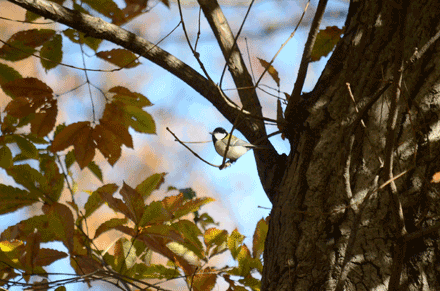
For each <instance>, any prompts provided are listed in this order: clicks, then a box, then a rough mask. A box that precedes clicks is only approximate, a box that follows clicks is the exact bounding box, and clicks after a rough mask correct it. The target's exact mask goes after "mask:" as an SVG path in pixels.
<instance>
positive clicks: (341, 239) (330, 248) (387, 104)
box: [262, 0, 440, 291]
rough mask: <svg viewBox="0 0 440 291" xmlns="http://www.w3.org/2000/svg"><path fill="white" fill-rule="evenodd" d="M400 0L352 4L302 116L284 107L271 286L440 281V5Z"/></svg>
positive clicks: (414, 286)
mask: <svg viewBox="0 0 440 291" xmlns="http://www.w3.org/2000/svg"><path fill="white" fill-rule="evenodd" d="M399 2H401V1H379V0H376V1H351V3H350V8H349V14H348V18H347V21H346V25H345V35H344V37H343V39H342V40H341V41H340V43H339V44H338V46H337V48H336V50H335V51H334V53H333V55H332V57H331V59H330V60H329V62H328V64H327V66H326V69H325V70H324V72H323V73H322V76H321V78H320V79H319V81H318V83H317V85H316V87H315V89H314V90H313V91H312V92H310V93H308V94H305V95H304V96H303V97H304V100H306V101H305V102H303V103H304V104H305V103H307V105H304V106H303V107H302V108H300V109H301V110H307V111H308V117H307V119H306V120H305V123H304V120H302V119H301V118H298V117H297V116H286V119H287V120H291V121H293V123H291V124H290V125H289V126H290V128H294V127H296V128H301V130H299V131H296V132H294V133H293V134H292V138H291V140H290V141H291V144H292V152H291V153H290V155H289V157H288V162H287V165H288V166H287V169H286V171H285V172H284V176H283V180H282V183H281V185H280V187H279V190H278V192H277V193H275V195H273V197H272V202H273V209H272V212H271V215H270V217H271V218H270V227H269V233H268V237H267V240H266V246H265V252H264V264H265V265H264V274H263V286H262V290H277V291H280V290H385V289H389V290H440V281H439V278H440V267H439V263H438V261H439V259H440V258H439V257H438V256H439V254H440V253H439V251H440V249H439V240H438V237H439V231H438V229H439V228H440V225H439V220H440V219H439V218H440V216H439V211H440V207H439V202H440V188H439V186H438V184H434V183H431V179H432V176H433V174H434V173H436V172H439V171H440V162H439V154H440V147H439V138H440V132H439V116H440V115H439V113H440V98H439V94H440V52H439V48H440V41H435V40H436V38H435V37H438V35H439V31H440V2H439V1H437V0H430V1H405V2H409V4H405V3H404V1H402V2H401V3H399ZM406 5H408V6H406ZM436 34H437V36H436ZM430 40H431V43H430V42H429V41H430ZM426 44H428V46H427V47H428V49H427V50H426V51H423V50H422V48H423V47H424V45H426ZM429 44H430V45H429ZM417 49H418V50H417ZM399 55H401V57H399ZM411 57H413V60H415V59H417V60H416V61H415V62H414V63H413V64H411V63H407V62H406V61H409V60H410V59H411ZM419 57H420V58H419ZM401 60H403V61H404V69H403V70H401V69H400V67H401ZM402 72H403V73H402ZM400 75H402V79H401V82H400V81H399V80H400ZM347 83H349V86H350V88H351V90H352V95H353V97H354V99H355V102H354V101H353V100H352V98H351V97H350V93H349V90H348V86H347ZM357 109H358V110H359V112H360V113H357ZM296 112H297V113H298V112H299V110H296ZM297 115H298V114H297ZM299 115H301V116H304V115H305V114H304V112H302V113H301V114H299ZM392 121H394V122H392ZM295 122H296V123H295ZM363 124H365V125H363ZM400 174H402V175H400ZM390 177H391V178H393V179H392V180H393V181H392V182H391V183H388V184H387V185H384V183H385V182H387V181H388V182H389V181H390V179H389V178H390ZM381 186H382V187H381Z"/></svg>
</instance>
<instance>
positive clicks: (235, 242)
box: [228, 229, 244, 259]
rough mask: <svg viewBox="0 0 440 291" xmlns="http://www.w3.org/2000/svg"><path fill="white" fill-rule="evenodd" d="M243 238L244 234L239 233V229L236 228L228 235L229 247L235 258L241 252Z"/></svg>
mask: <svg viewBox="0 0 440 291" xmlns="http://www.w3.org/2000/svg"><path fill="white" fill-rule="evenodd" d="M243 240H244V235H242V234H241V233H239V232H238V231H237V229H234V231H232V233H231V235H230V236H229V237H228V248H229V251H230V252H231V255H232V257H233V258H234V259H236V258H237V255H238V253H239V252H240V246H241V245H242V243H243Z"/></svg>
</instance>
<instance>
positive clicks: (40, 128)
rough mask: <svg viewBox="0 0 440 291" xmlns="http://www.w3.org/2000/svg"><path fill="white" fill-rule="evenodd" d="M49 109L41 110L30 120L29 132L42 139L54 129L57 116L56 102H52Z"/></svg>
mask: <svg viewBox="0 0 440 291" xmlns="http://www.w3.org/2000/svg"><path fill="white" fill-rule="evenodd" d="M49 104H50V105H49V107H47V108H44V109H41V110H40V112H38V113H36V114H35V118H34V119H32V120H31V132H32V133H33V134H35V135H37V136H39V137H44V136H46V135H48V134H49V132H51V131H52V130H53V129H54V127H55V122H56V120H57V115H58V103H57V100H52V102H50V103H49Z"/></svg>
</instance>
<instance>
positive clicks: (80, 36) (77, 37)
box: [63, 28, 102, 51]
mask: <svg viewBox="0 0 440 291" xmlns="http://www.w3.org/2000/svg"><path fill="white" fill-rule="evenodd" d="M63 34H64V35H65V36H67V37H68V38H69V39H70V41H72V42H73V43H77V44H82V43H84V44H86V45H87V46H88V47H89V48H91V49H92V50H94V51H96V50H97V49H98V48H99V45H100V44H101V42H102V39H97V38H94V37H91V36H88V37H85V35H84V33H82V32H79V31H77V30H75V29H72V28H69V29H66V30H64V31H63Z"/></svg>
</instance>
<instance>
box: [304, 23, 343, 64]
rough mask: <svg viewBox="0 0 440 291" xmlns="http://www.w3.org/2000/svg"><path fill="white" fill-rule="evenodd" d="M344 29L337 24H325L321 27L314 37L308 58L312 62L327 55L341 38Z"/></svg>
mask: <svg viewBox="0 0 440 291" xmlns="http://www.w3.org/2000/svg"><path fill="white" fill-rule="evenodd" d="M343 33H344V29H340V28H338V27H337V26H327V27H326V28H325V29H321V30H320V31H319V32H318V35H317V37H316V41H315V45H314V46H313V50H312V54H311V58H310V60H311V61H312V62H316V61H319V59H320V58H321V57H325V56H327V55H328V54H329V53H330V52H331V51H332V50H333V49H334V47H335V46H336V44H337V43H338V41H339V40H340V39H341V35H342V34H343Z"/></svg>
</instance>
